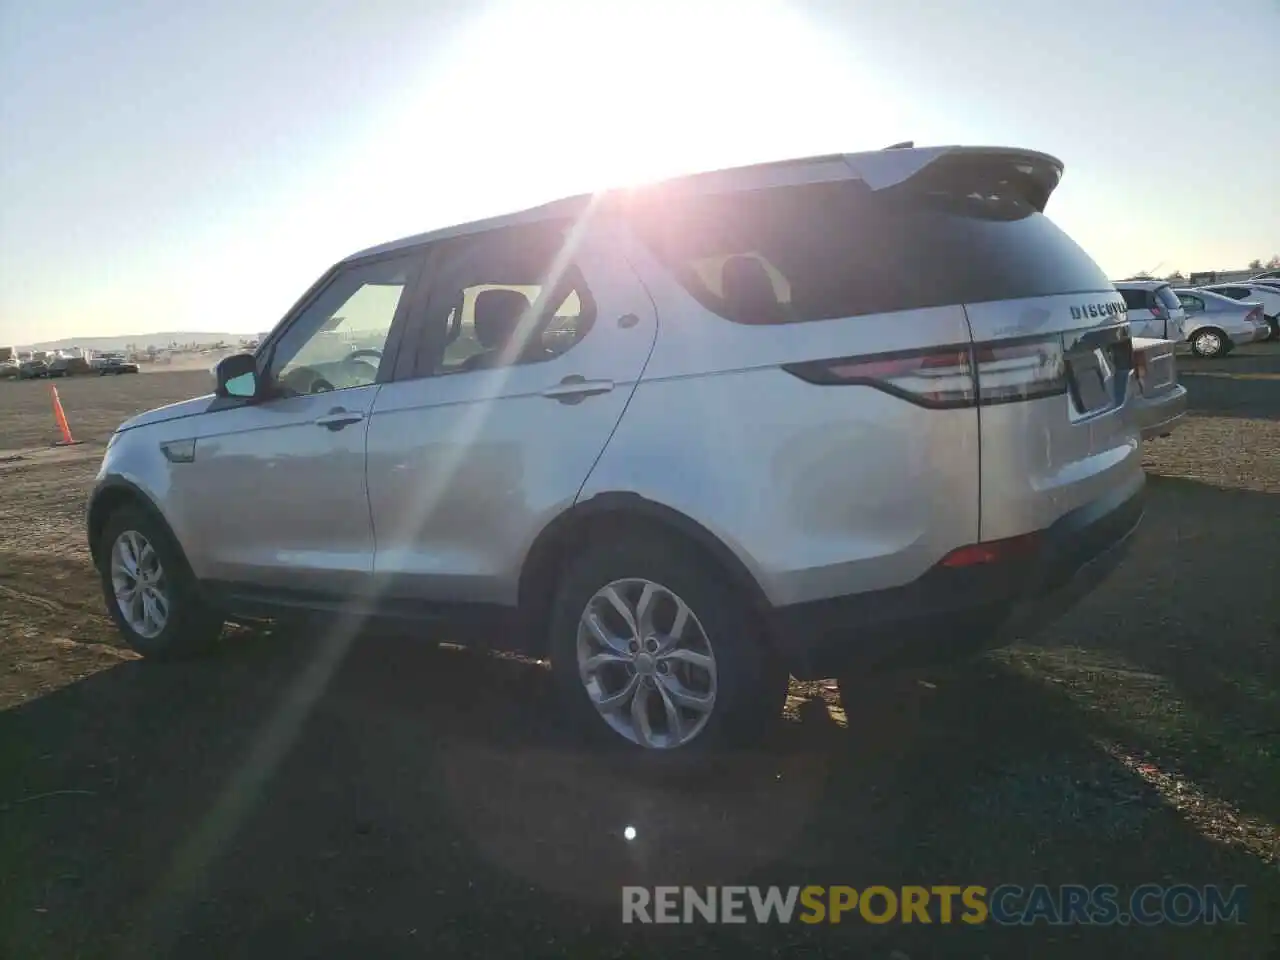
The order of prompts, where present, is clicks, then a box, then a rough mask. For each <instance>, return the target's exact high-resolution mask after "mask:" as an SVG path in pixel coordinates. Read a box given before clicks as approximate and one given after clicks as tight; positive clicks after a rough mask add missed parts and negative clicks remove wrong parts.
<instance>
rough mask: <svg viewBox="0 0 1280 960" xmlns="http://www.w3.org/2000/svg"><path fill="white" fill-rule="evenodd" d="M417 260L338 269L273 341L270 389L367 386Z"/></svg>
mask: <svg viewBox="0 0 1280 960" xmlns="http://www.w3.org/2000/svg"><path fill="white" fill-rule="evenodd" d="M418 264H419V259H418V257H417V256H412V257H400V258H395V259H390V260H379V261H375V262H373V263H367V264H359V265H354V266H352V267H349V268H346V269H345V270H342V271H340V272H339V273H338V274H337V275H336V276H335V277H334V278H333V279H332V280H331V281H330V282H329V284H328V286H326V287H325V288H324V289H323V290H322V291H320V293H319V295H318V296H317V297H316V298H315V299H314V300H312V301H311V303H310V304H309V305H308V306H307V307H306V309H305V310H303V312H302V313H301V314H300V315H299V316H298V317H297V318H296V319H295V320H294V321H293V323H292V324H290V326H289V328H288V329H287V330H286V331H285V332H284V334H283V335H282V336H281V337H280V339H279V340H278V341H277V342H276V345H275V347H274V349H273V351H272V354H271V362H270V369H269V372H268V378H269V380H270V382H271V383H272V384H273V386H274V388H275V390H276V392H277V393H279V394H280V395H282V396H300V395H303V394H312V393H326V392H328V391H331V390H344V389H347V388H350V387H363V386H368V385H369V384H372V383H373V382H374V381H375V380H376V379H377V376H378V367H379V365H380V364H381V362H382V353H383V351H384V350H385V349H386V346H387V338H388V336H389V334H390V332H391V324H392V321H393V320H394V319H395V316H396V311H397V310H398V309H399V308H400V303H401V301H402V300H403V299H404V296H405V291H406V289H407V288H408V286H409V284H410V281H411V279H412V278H413V277H414V276H416V274H417V269H418Z"/></svg>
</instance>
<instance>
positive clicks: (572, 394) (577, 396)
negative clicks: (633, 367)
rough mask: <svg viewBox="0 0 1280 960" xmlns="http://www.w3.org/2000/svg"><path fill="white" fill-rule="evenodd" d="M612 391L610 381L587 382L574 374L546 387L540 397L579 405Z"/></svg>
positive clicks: (611, 382)
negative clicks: (589, 398) (552, 385)
mask: <svg viewBox="0 0 1280 960" xmlns="http://www.w3.org/2000/svg"><path fill="white" fill-rule="evenodd" d="M612 389H613V381H612V380H588V379H587V378H586V377H580V376H578V375H577V374H576V373H575V374H570V375H569V376H567V377H565V378H564V379H563V380H561V381H560V382H559V383H557V384H556V385H555V386H554V387H547V389H545V390H543V391H542V395H543V396H544V397H547V398H549V399H551V400H559V401H560V402H561V403H580V402H582V401H583V400H585V399H586V398H587V397H594V396H596V395H597V394H600V393H608V392H609V391H610V390H612Z"/></svg>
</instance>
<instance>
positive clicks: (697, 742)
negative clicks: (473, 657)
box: [550, 532, 789, 767]
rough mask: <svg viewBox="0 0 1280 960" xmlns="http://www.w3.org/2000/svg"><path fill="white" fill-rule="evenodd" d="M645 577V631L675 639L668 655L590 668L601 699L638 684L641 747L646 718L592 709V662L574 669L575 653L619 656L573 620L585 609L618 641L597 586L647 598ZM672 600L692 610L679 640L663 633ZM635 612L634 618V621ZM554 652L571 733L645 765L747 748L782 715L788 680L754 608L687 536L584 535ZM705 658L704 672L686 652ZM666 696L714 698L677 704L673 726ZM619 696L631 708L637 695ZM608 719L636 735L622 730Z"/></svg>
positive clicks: (557, 619)
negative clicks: (699, 704) (696, 704)
mask: <svg viewBox="0 0 1280 960" xmlns="http://www.w3.org/2000/svg"><path fill="white" fill-rule="evenodd" d="M646 582H647V583H648V584H652V585H655V586H654V588H653V589H652V590H651V600H650V604H649V605H648V606H647V608H646V613H647V614H648V615H649V617H650V618H652V630H653V632H654V633H656V634H658V635H659V636H660V637H662V638H663V639H662V640H661V641H655V642H668V643H672V644H673V646H672V648H671V650H670V651H669V652H668V653H667V654H666V655H665V656H664V655H663V654H661V653H660V652H659V653H656V654H655V655H654V656H652V657H647V658H642V656H641V654H642V653H644V654H647V653H648V652H649V651H647V650H642V651H640V652H637V653H635V654H633V656H632V659H631V661H630V662H624V661H622V660H618V661H614V662H610V663H606V664H604V665H603V666H602V667H600V669H599V670H597V671H595V672H594V673H593V674H591V681H592V683H593V689H594V690H595V691H596V692H597V695H598V696H606V695H608V694H610V693H617V692H623V691H624V690H625V688H627V687H628V686H629V685H630V684H631V683H632V681H634V682H635V684H636V687H635V688H634V689H636V691H637V693H639V694H641V695H642V696H643V697H644V702H645V704H646V705H647V707H648V709H647V710H644V709H642V710H641V713H642V714H644V715H645V716H647V717H649V718H651V723H650V724H649V727H650V730H649V733H650V737H651V740H650V745H648V746H646V745H645V744H643V743H642V742H640V741H641V740H643V739H644V732H643V730H644V725H643V724H639V723H637V722H636V721H635V719H634V718H635V716H636V712H635V711H634V709H627V708H626V707H624V708H623V709H619V710H614V711H609V712H608V714H607V715H608V716H609V717H611V718H612V719H611V720H606V719H605V717H606V713H605V712H602V711H600V710H598V709H597V707H596V704H595V702H594V701H593V699H592V697H591V695H590V694H589V693H588V679H587V677H588V675H589V671H590V669H591V668H587V667H580V659H579V650H580V648H581V649H582V650H583V657H584V659H585V658H588V657H595V658H596V659H600V658H599V657H596V654H598V653H604V654H606V655H607V656H609V657H612V656H615V655H614V654H612V652H611V651H609V650H607V649H606V648H605V646H604V645H603V644H602V643H601V642H600V641H599V640H598V639H597V637H598V635H596V634H593V633H592V632H591V631H590V630H589V629H588V628H587V627H585V626H580V624H581V621H582V619H583V617H584V614H585V613H586V612H587V610H588V607H589V605H590V606H592V607H593V608H594V610H595V611H596V614H597V616H598V618H599V620H598V622H599V623H600V625H601V626H602V627H603V628H605V629H606V630H607V631H608V632H609V633H610V635H611V636H612V638H613V639H614V640H617V641H620V642H621V643H622V645H623V647H624V648H625V647H626V637H625V636H624V635H625V634H630V633H631V631H630V630H629V629H628V628H627V627H626V621H624V620H623V619H622V618H621V617H620V616H619V615H618V614H617V612H616V608H614V607H613V605H612V604H610V603H609V602H608V600H607V599H603V598H602V597H601V591H603V590H605V589H606V588H608V587H610V586H611V585H612V586H613V587H614V589H615V591H616V593H617V595H618V596H619V597H622V598H623V599H630V600H635V599H637V598H638V597H639V596H641V595H643V593H644V589H645V587H644V584H645V583H646ZM677 600H678V601H682V602H683V604H684V605H685V606H686V608H687V611H688V615H687V617H686V618H685V620H684V628H683V630H682V631H680V634H681V639H680V641H678V642H676V641H672V640H671V634H672V633H673V632H674V623H673V619H674V614H675V611H676V609H677V607H676V601H677ZM638 619H640V618H637V617H634V616H633V621H635V620H638ZM642 632H644V631H642ZM580 633H581V637H580ZM631 639H634V635H633V634H632V636H631ZM641 639H644V638H641ZM703 641H705V643H704V642H703ZM680 651H683V652H680ZM550 652H551V670H552V674H553V676H554V679H555V685H556V689H557V692H558V695H559V699H560V701H561V707H562V712H563V715H564V717H565V719H566V722H567V725H568V727H569V733H570V735H571V736H572V738H573V739H575V740H579V741H585V742H587V743H592V744H595V745H597V746H599V747H601V748H603V749H609V750H613V751H617V752H621V753H623V754H630V755H631V756H633V757H645V758H646V759H645V761H644V762H646V763H648V764H650V765H662V766H669V765H675V766H677V767H678V766H680V765H681V764H683V763H685V762H687V760H688V758H691V757H692V758H697V757H703V756H706V755H707V754H708V753H711V752H714V751H716V750H718V749H721V748H724V747H728V746H735V745H743V746H746V745H750V744H752V743H754V742H755V741H757V740H758V739H759V738H760V737H761V736H762V735H763V734H764V733H765V732H766V731H767V730H768V728H769V727H770V726H771V724H772V723H774V722H776V721H777V720H778V719H779V718H780V716H781V712H782V704H783V702H784V701H785V699H786V692H787V683H788V681H789V676H788V673H787V671H786V670H785V669H784V668H783V667H782V666H781V664H780V663H779V662H778V661H777V659H776V657H775V656H774V655H773V654H772V652H771V651H770V649H769V647H768V645H767V643H766V641H765V638H764V636H763V635H762V631H761V630H760V627H759V617H758V616H754V615H753V611H752V606H751V604H750V603H749V602H748V601H747V598H745V597H744V596H742V595H741V592H740V591H739V590H737V589H735V588H734V587H733V586H732V585H731V583H730V582H729V580H728V579H727V578H726V577H725V576H724V574H723V573H722V572H721V571H720V569H719V568H718V567H717V566H716V565H714V564H713V563H710V562H707V561H706V560H703V559H702V558H701V555H700V554H698V553H696V552H695V551H691V550H690V549H689V547H688V545H687V544H686V543H684V542H682V541H680V540H678V539H676V538H673V537H667V536H664V535H660V534H655V533H647V532H636V533H631V534H627V533H623V534H621V536H620V537H619V539H617V540H609V541H598V542H594V543H593V542H589V543H588V544H587V545H586V547H585V548H583V549H582V550H581V551H580V552H579V553H578V554H577V555H576V556H574V557H572V558H571V559H570V561H569V562H568V564H567V565H566V566H565V568H564V570H563V571H562V573H561V576H560V578H559V581H558V583H557V586H556V591H555V596H554V600H553V602H552V609H551V617H550ZM707 653H709V654H710V655H711V657H712V658H713V660H712V669H711V670H707V669H706V666H705V662H703V664H702V665H699V664H698V663H697V662H696V661H694V660H692V659H689V658H690V657H691V656H697V655H699V654H702V655H703V656H705V655H706V654H707ZM708 681H709V682H708ZM673 693H674V695H675V696H676V697H679V698H681V699H680V701H679V702H680V703H687V702H690V700H689V698H690V695H692V697H693V698H697V699H701V700H703V702H704V703H705V701H706V699H707V694H710V695H711V696H710V700H711V705H710V708H709V709H706V710H703V709H701V708H698V709H693V708H690V707H686V706H676V707H675V710H676V714H677V722H676V725H675V729H673V726H672V724H671V722H670V717H671V713H670V709H669V708H668V706H667V704H668V703H677V701H676V700H675V699H673V696H672V694H673ZM627 702H629V703H630V704H632V706H634V703H635V697H634V695H633V696H632V697H631V698H630V699H629V701H627ZM613 723H616V724H617V725H618V727H621V728H625V729H630V730H631V731H632V733H631V734H630V735H629V734H628V733H626V732H622V731H621V730H620V729H619V728H618V727H615V726H614V725H612V724H613ZM673 734H674V735H673ZM685 737H687V739H684V738H685ZM681 740H683V742H680V741H681ZM673 741H674V742H673Z"/></svg>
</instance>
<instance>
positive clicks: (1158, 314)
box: [1149, 301, 1164, 320]
mask: <svg viewBox="0 0 1280 960" xmlns="http://www.w3.org/2000/svg"><path fill="white" fill-rule="evenodd" d="M1149 309H1150V310H1151V316H1152V317H1154V318H1155V319H1157V320H1163V319H1164V304H1162V303H1160V302H1159V301H1156V302H1155V303H1153V304H1152V305H1151V306H1150V308H1149Z"/></svg>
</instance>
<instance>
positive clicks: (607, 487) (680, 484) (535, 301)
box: [88, 147, 1144, 752]
mask: <svg viewBox="0 0 1280 960" xmlns="http://www.w3.org/2000/svg"><path fill="white" fill-rule="evenodd" d="M1061 174H1062V167H1061V164H1060V162H1059V161H1057V160H1055V159H1054V158H1052V157H1049V156H1046V155H1044V154H1040V153H1035V152H1032V151H1025V150H1014V149H1007V148H963V147H959V148H957V147H934V148H922V149H916V148H907V149H895V150H892V151H884V152H877V153H874V154H851V155H832V156H826V157H814V158H806V159H801V160H793V161H785V162H781V163H773V164H763V165H760V166H755V167H745V168H738V169H734V170H726V171H719V172H716V173H711V174H702V175H697V176H692V177H686V178H681V179H679V180H675V181H671V182H668V183H665V184H658V185H653V186H648V187H645V188H640V189H636V190H634V191H628V192H626V193H622V194H618V195H607V196H605V197H603V198H597V199H594V200H593V198H590V197H576V198H571V199H568V200H564V201H558V202H556V203H553V204H549V205H547V206H544V207H541V208H538V209H536V210H532V211H525V212H522V213H519V214H515V215H512V216H509V217H500V218H496V219H493V220H489V221H482V222H480V223H475V224H469V225H466V226H464V227H458V228H451V229H447V230H442V231H438V232H436V233H432V234H427V235H425V236H420V237H413V238H409V239H407V240H403V241H398V242H394V243H390V244H386V245H384V246H381V247H376V248H374V249H372V250H368V251H365V252H363V253H360V254H356V255H353V256H352V257H350V258H348V259H347V260H345V261H343V262H342V263H340V264H338V265H337V266H336V267H335V268H333V269H332V270H331V271H330V272H329V273H328V274H326V275H325V276H324V277H323V278H322V279H321V280H320V281H319V282H318V283H317V284H316V285H315V286H314V287H313V289H312V291H311V292H310V293H309V294H308V295H307V296H305V297H304V298H303V300H301V301H300V302H299V304H298V306H297V307H296V308H295V309H294V311H293V312H291V314H290V315H289V316H287V317H286V318H285V319H284V320H283V321H282V322H281V324H280V325H279V326H278V327H277V328H276V329H275V330H274V331H272V333H271V334H270V336H269V337H268V338H267V339H266V341H264V342H263V344H262V345H261V346H260V348H259V350H258V351H257V353H256V354H239V355H233V356H231V357H228V358H225V359H224V360H222V361H221V363H219V365H218V377H217V394H216V396H215V397H212V398H210V397H203V398H197V399H195V400H190V401H186V402H184V403H179V404H174V405H171V406H168V407H164V408H161V409H159V410H154V411H151V412H149V413H146V414H142V415H141V416H138V417H135V418H133V419H132V420H130V421H128V422H126V423H125V424H123V425H122V426H121V427H120V429H119V431H118V432H117V434H116V435H115V436H114V437H113V440H112V442H111V443H110V444H109V445H108V447H107V452H106V455H105V458H104V461H103V464H102V469H101V472H100V475H99V480H98V484H97V486H96V488H95V491H94V493H93V495H92V499H91V505H90V510H89V525H88V527H89V529H88V534H89V543H90V549H91V551H92V555H93V557H94V560H95V563H96V565H97V567H98V569H99V572H100V574H101V578H102V584H103V591H104V596H105V598H106V601H107V604H108V607H109V609H110V612H111V615H112V617H113V618H114V619H115V622H116V624H117V626H118V627H119V629H120V631H121V633H122V635H123V636H124V637H125V638H126V640H127V641H128V642H129V643H131V644H132V645H133V646H134V647H135V648H137V649H138V650H140V651H142V652H143V653H144V654H146V655H149V656H157V657H164V656H176V655H180V654H183V653H190V652H193V651H194V650H197V649H199V648H201V647H203V646H205V645H206V644H208V643H210V642H212V641H213V640H214V639H215V638H216V637H217V635H218V633H219V630H220V628H221V625H222V622H223V620H224V618H226V617H228V616H233V617H234V616H248V615H251V613H252V612H254V611H256V612H257V615H262V614H264V613H266V612H269V611H276V612H277V613H278V612H279V611H282V610H289V609H292V610H294V611H297V610H299V609H305V610H310V611H314V612H329V613H332V612H333V611H337V610H343V611H347V612H358V613H360V614H364V615H368V616H380V615H391V616H395V617H397V618H400V619H403V618H418V619H421V620H424V621H427V622H431V623H446V622H447V623H449V624H451V628H450V629H451V631H453V632H450V633H448V634H447V635H448V636H450V637H454V636H459V637H466V636H469V635H470V636H474V635H475V633H474V630H475V628H476V627H488V628H489V629H487V630H486V631H485V632H484V634H483V635H484V637H485V639H486V640H487V641H488V642H489V644H490V645H491V646H494V645H499V646H508V647H510V648H513V649H519V650H522V651H524V652H529V653H535V654H536V655H539V656H549V658H550V660H551V663H552V671H553V675H554V678H555V683H556V685H557V687H558V688H559V690H560V692H561V695H562V699H563V702H564V705H565V709H566V711H567V712H568V713H569V714H570V716H571V717H572V718H573V722H574V726H575V728H577V729H580V730H581V731H582V732H583V733H584V734H586V735H594V736H599V737H601V738H603V739H604V740H606V741H607V742H609V743H612V744H615V745H617V746H622V747H628V748H629V749H635V748H651V749H653V750H671V749H675V748H681V749H682V752H684V750H685V749H687V747H690V746H692V747H694V748H695V749H702V748H707V747H710V746H713V745H716V744H721V743H724V742H726V741H731V740H735V739H740V738H745V737H749V736H750V735H751V734H752V733H753V731H755V730H758V729H759V726H760V724H761V723H764V722H768V721H769V720H772V719H776V717H777V716H778V714H779V711H780V707H781V704H782V701H783V699H784V697H785V693H786V686H787V678H788V674H792V675H795V676H799V677H804V678H814V677H826V676H838V677H839V678H840V682H841V686H842V690H843V691H845V696H846V697H849V696H854V697H856V696H857V691H858V690H859V689H860V685H861V684H864V683H866V682H867V678H868V677H869V675H870V674H871V673H872V671H873V670H874V669H875V668H877V667H881V666H884V665H886V664H891V663H895V664H896V663H902V662H905V661H909V660H918V659H950V658H954V657H957V656H961V655H964V654H967V653H971V652H973V651H975V650H977V649H981V648H982V647H985V646H990V645H993V644H995V645H998V644H999V643H1001V642H1004V641H1005V640H1007V639H1008V638H1009V637H1010V636H1011V635H1012V632H1015V631H1016V632H1017V634H1018V635H1019V636H1021V635H1024V634H1025V633H1026V632H1027V631H1030V630H1034V629H1035V627H1036V626H1038V625H1039V624H1041V623H1043V622H1044V621H1045V620H1046V619H1051V618H1053V617H1055V616H1056V615H1057V614H1059V613H1060V612H1061V611H1062V610H1063V609H1065V608H1066V607H1067V606H1069V605H1070V604H1071V603H1072V602H1074V600H1076V599H1078V597H1079V596H1081V595H1082V594H1083V593H1084V592H1086V591H1087V590H1088V589H1090V588H1091V587H1092V586H1093V585H1094V584H1095V583H1097V582H1098V581H1099V580H1100V579H1102V578H1103V577H1105V576H1106V575H1107V574H1108V573H1109V572H1110V570H1111V569H1112V568H1113V567H1114V565H1115V564H1116V563H1117V562H1118V561H1119V559H1120V557H1121V556H1122V555H1123V552H1124V549H1125V545H1126V544H1127V542H1128V538H1129V535H1130V533H1131V532H1132V531H1133V530H1134V529H1135V527H1136V525H1137V523H1138V521H1139V519H1140V517H1141V515H1142V499H1141V492H1142V488H1143V483H1144V474H1143V470H1142V465H1141V451H1140V444H1139V431H1138V429H1137V427H1136V426H1135V425H1134V423H1133V422H1132V418H1131V410H1130V405H1131V402H1132V401H1133V399H1134V398H1133V395H1132V393H1131V384H1132V383H1133V380H1134V378H1133V376H1132V364H1133V360H1132V344H1131V340H1130V334H1129V324H1128V322H1127V321H1126V315H1125V310H1124V305H1123V302H1122V301H1121V299H1120V297H1119V296H1118V295H1117V294H1116V292H1115V290H1114V288H1113V287H1112V286H1111V284H1110V283H1109V282H1108V280H1107V278H1106V276H1105V274H1103V273H1102V272H1101V271H1100V270H1099V268H1098V267H1097V265H1096V264H1095V263H1094V262H1093V261H1092V259H1090V258H1089V256H1088V255H1087V254H1086V253H1084V251H1082V250H1081V249H1080V248H1079V247H1078V246H1077V245H1076V244H1075V243H1073V242H1072V241H1071V240H1070V239H1069V238H1068V237H1067V236H1066V235H1065V234H1063V233H1062V232H1061V231H1060V230H1059V229H1058V228H1057V227H1056V226H1054V225H1053V224H1052V223H1051V222H1050V221H1049V220H1048V219H1047V218H1046V217H1045V216H1044V215H1043V210H1044V208H1045V205H1046V204H1047V202H1048V199H1049V196H1050V194H1051V193H1052V192H1053V190H1054V189H1055V188H1056V186H1057V183H1058V182H1059V179H1060V177H1061ZM570 232H572V235H573V237H574V244H573V246H572V247H571V248H569V247H566V242H565V241H566V236H568V235H569V234H570ZM871 238H875V240H876V242H869V240H870V239H871ZM884 238H892V239H891V240H889V241H885V240H884ZM566 249H571V250H572V256H571V258H570V259H569V260H568V262H566V255H565V253H564V251H565V250H566ZM428 258H429V262H430V264H431V273H430V275H429V278H428V279H427V280H426V281H425V285H424V281H423V270H424V268H425V265H426V264H427V263H428ZM553 266H554V268H555V269H554V273H553V272H552V268H553ZM1029 266H1033V267H1034V269H1028V267H1029ZM549 277H551V278H552V279H548V278H549ZM406 291H421V295H418V294H417V293H415V294H414V295H412V296H405V292H406ZM659 317H662V318H664V320H666V321H668V322H663V323H662V324H659ZM340 344H346V346H345V347H342V349H340V350H338V351H336V352H335V350H334V348H335V347H336V346H338V345H340ZM675 411H678V412H679V413H678V414H677V415H673V412H675ZM282 466H287V469H280V467H282ZM375 530H376V531H377V535H376V538H375V535H374V531H375ZM851 685H852V686H851Z"/></svg>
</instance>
